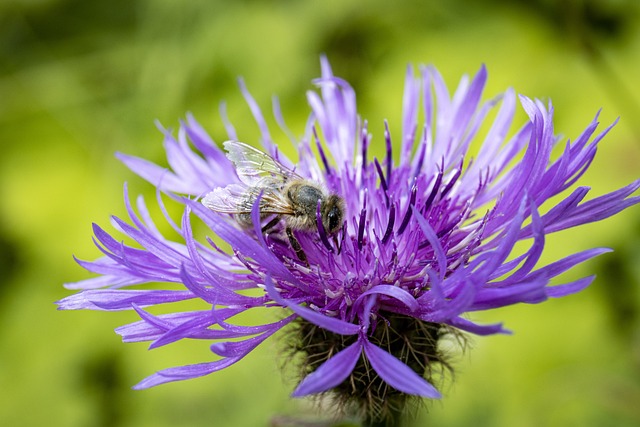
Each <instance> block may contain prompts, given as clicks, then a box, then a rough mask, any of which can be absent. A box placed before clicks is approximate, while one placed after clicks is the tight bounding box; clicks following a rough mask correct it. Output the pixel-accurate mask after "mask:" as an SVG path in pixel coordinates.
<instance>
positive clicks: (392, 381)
mask: <svg viewBox="0 0 640 427" xmlns="http://www.w3.org/2000/svg"><path fill="white" fill-rule="evenodd" d="M363 344H364V352H365V354H366V355H367V359H368V360H369V362H370V363H371V367H372V368H373V369H374V370H375V371H376V372H377V373H378V375H380V378H382V380H383V381H384V382H386V383H387V384H389V385H390V386H391V387H393V388H395V389H396V390H399V391H401V392H403V393H407V394H415V395H418V396H423V397H428V398H431V399H439V398H441V397H442V395H441V394H440V392H439V391H438V390H436V388H435V387H434V386H432V385H431V384H429V383H428V382H427V381H426V380H425V379H424V378H422V377H421V376H420V375H418V374H416V373H415V372H414V371H413V370H412V369H411V368H409V367H408V366H407V365H405V364H404V363H402V362H401V361H400V360H399V359H398V358H396V357H395V356H392V355H391V354H389V353H387V352H386V351H384V350H382V349H381V348H380V347H377V346H375V345H373V344H371V343H370V342H368V341H366V340H364V341H363Z"/></svg>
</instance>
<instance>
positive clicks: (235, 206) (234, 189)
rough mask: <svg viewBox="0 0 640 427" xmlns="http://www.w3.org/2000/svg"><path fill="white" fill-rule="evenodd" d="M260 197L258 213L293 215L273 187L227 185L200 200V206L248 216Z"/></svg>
mask: <svg viewBox="0 0 640 427" xmlns="http://www.w3.org/2000/svg"><path fill="white" fill-rule="evenodd" d="M258 196H260V213H262V214H275V215H293V213H294V211H293V209H292V207H291V205H290V204H289V203H288V202H287V201H286V200H285V199H284V197H282V195H281V194H280V192H279V191H277V190H276V189H275V188H273V187H268V186H263V187H247V186H245V185H242V184H229V185H227V186H226V187H220V188H216V189H214V190H213V191H211V192H210V193H209V194H207V195H206V196H205V197H204V199H202V204H203V205H204V206H205V207H207V208H209V209H211V210H212V211H215V212H222V213H229V214H250V213H251V209H252V208H253V204H254V203H255V201H256V199H257V198H258Z"/></svg>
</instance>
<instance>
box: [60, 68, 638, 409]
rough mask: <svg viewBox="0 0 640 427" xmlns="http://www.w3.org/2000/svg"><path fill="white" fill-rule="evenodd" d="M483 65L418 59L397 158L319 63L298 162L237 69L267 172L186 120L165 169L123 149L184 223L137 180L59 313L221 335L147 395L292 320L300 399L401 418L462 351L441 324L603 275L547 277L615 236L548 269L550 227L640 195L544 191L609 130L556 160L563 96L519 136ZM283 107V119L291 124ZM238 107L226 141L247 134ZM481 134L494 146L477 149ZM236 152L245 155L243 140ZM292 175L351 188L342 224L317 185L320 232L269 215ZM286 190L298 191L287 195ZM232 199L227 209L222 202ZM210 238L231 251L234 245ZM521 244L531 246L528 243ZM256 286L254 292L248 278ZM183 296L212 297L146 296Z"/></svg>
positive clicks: (229, 358) (156, 333) (147, 333)
mask: <svg viewBox="0 0 640 427" xmlns="http://www.w3.org/2000/svg"><path fill="white" fill-rule="evenodd" d="M486 79H487V72H486V70H485V68H484V67H482V68H481V69H480V70H479V71H478V73H477V74H476V75H475V77H474V78H473V79H472V80H470V81H469V79H468V78H467V77H464V78H463V79H462V81H461V83H460V85H459V87H458V89H457V90H456V92H455V94H454V95H453V96H450V95H449V93H448V91H447V88H446V86H445V84H444V82H443V79H442V77H441V76H440V74H439V73H438V72H437V70H436V69H435V68H433V67H421V68H420V70H419V74H418V75H415V74H414V71H413V69H412V68H411V67H409V68H408V71H407V75H406V86H405V91H404V99H403V121H402V134H401V135H400V136H397V137H393V139H392V135H391V133H390V131H389V128H388V126H387V123H385V124H384V126H385V127H384V129H385V131H384V136H383V138H381V140H379V143H380V144H384V147H386V155H385V157H384V158H383V159H377V158H371V156H370V155H369V151H370V147H371V144H372V143H373V138H372V136H371V134H370V133H369V129H368V124H367V122H366V121H364V122H363V121H361V120H360V118H359V116H358V114H357V109H356V96H355V93H354V91H353V89H352V88H351V87H350V86H349V85H348V83H347V82H345V81H344V80H342V79H340V78H338V77H336V76H334V75H333V73H332V71H331V68H330V66H329V63H328V62H327V60H326V59H324V58H323V59H322V77H321V78H320V79H317V80H315V81H314V83H315V84H316V85H317V86H318V87H319V88H320V94H318V93H316V92H310V93H309V94H308V101H309V105H310V107H311V116H310V119H309V122H308V126H307V129H306V132H305V134H304V136H303V137H302V138H301V139H300V140H298V141H294V143H295V144H296V148H297V151H298V159H297V161H296V162H295V163H294V161H293V160H290V159H287V158H286V157H285V156H284V155H283V154H282V152H280V151H279V149H278V147H277V145H276V143H275V142H274V139H272V137H271V133H270V131H269V129H268V128H267V125H266V121H265V119H264V117H263V115H262V112H261V111H260V109H259V108H258V106H257V104H256V102H255V101H254V100H253V98H252V97H251V96H250V95H249V93H248V91H247V90H246V88H245V87H244V84H242V83H241V89H242V91H243V93H244V96H245V98H246V100H247V102H248V104H249V106H250V108H251V111H252V113H253V116H254V117H255V119H256V121H257V123H258V125H259V127H260V130H261V140H260V143H261V144H262V149H263V151H264V154H260V155H261V156H264V158H265V159H272V160H270V161H271V162H272V163H269V164H270V166H272V167H271V168H268V167H265V166H264V165H263V164H258V163H259V162H254V163H251V160H252V159H251V158H249V159H247V158H245V159H244V160H242V159H240V160H239V158H238V154H237V153H236V154H234V153H233V152H230V153H228V157H227V156H226V155H225V152H224V151H223V150H222V149H221V148H219V147H218V146H217V145H216V144H215V143H214V142H213V141H212V140H211V139H210V137H209V136H207V134H206V133H205V131H204V130H203V129H202V128H201V127H200V125H198V123H196V121H195V120H194V119H193V117H191V116H188V118H187V121H186V122H185V123H182V124H181V126H180V130H179V133H178V137H177V139H176V138H174V136H172V134H171V133H170V132H168V131H165V141H164V142H165V148H166V151H167V159H168V163H169V165H170V168H171V169H170V170H166V169H164V168H162V167H160V166H157V165H155V164H152V163H150V162H148V161H146V160H142V159H139V158H135V157H131V156H127V155H119V158H120V159H121V160H122V161H123V162H124V163H125V164H126V165H127V166H128V167H129V168H131V169H132V170H133V171H134V172H136V173H137V174H139V175H140V176H141V177H143V178H145V179H146V180H148V181H149V182H150V183H152V184H153V185H155V186H156V187H157V188H158V190H159V192H158V194H160V192H164V193H166V194H168V195H169V196H170V197H171V198H172V199H173V200H174V201H176V202H177V203H180V204H182V205H183V209H184V210H183V212H184V214H183V216H182V219H181V222H180V223H179V224H176V223H174V222H173V221H172V219H171V218H170V217H169V215H168V214H167V212H166V210H165V209H164V205H163V201H162V198H161V197H158V202H159V203H160V206H161V207H162V209H163V212H165V217H166V219H167V221H169V223H170V224H171V225H172V226H173V228H174V229H175V231H176V232H177V233H178V234H179V236H180V241H179V242H176V241H172V240H169V239H167V238H166V237H164V236H163V235H162V234H161V233H160V232H159V231H158V228H157V227H156V225H155V224H154V222H153V221H152V219H151V216H150V215H149V212H148V210H147V207H146V205H145V202H144V201H143V199H142V198H141V197H140V198H138V199H137V212H136V210H135V209H134V207H133V206H132V205H131V204H130V202H129V196H128V194H127V192H126V187H125V203H126V208H127V212H128V213H129V220H128V221H126V220H123V219H120V218H117V217H114V218H113V223H114V225H115V227H116V228H117V229H118V230H119V231H120V232H121V233H123V234H124V235H126V236H128V237H129V238H131V239H132V240H133V241H135V242H137V245H136V246H129V245H127V244H125V243H122V242H120V241H119V240H117V239H116V238H114V237H112V236H111V235H110V234H109V233H107V232H106V231H105V230H103V229H102V228H101V227H99V226H98V225H94V233H95V242H96V244H97V246H98V247H99V248H100V250H101V251H102V252H103V253H104V254H105V256H104V257H103V258H100V259H98V260H96V261H89V262H88V261H78V262H79V264H80V265H81V266H83V267H84V268H86V269H87V270H89V271H91V272H94V273H97V274H98V275H99V276H98V277H95V278H92V279H88V280H84V281H81V282H78V283H72V284H67V285H66V286H67V287H68V288H69V289H80V290H82V291H81V292H79V293H77V294H75V295H72V296H69V297H67V298H64V299H62V300H61V301H59V302H58V306H59V308H60V309H92V310H106V311H112V310H134V311H135V312H136V313H137V314H138V315H139V316H140V318H141V320H140V321H137V322H135V323H132V324H129V325H125V326H122V327H120V328H118V329H116V332H117V333H118V334H120V335H121V336H122V337H123V340H124V341H125V342H139V341H149V342H151V345H150V348H156V347H160V346H163V345H167V344H170V343H173V342H176V341H179V340H181V339H184V338H191V339H201V340H207V341H214V343H213V344H211V351H212V352H213V353H215V355H217V356H219V358H218V359H217V360H214V361H206V362H204V363H200V364H196V365H189V366H182V367H174V368H169V369H165V370H163V371H160V372H157V373H155V374H153V375H151V376H150V377H148V378H146V379H144V380H143V381H141V382H140V383H139V384H137V385H136V386H135V388H136V389H143V388H147V387H152V386H156V385H159V384H163V383H168V382H171V381H179V380H185V379H190V378H195V377H200V376H203V375H207V374H210V373H213V372H215V371H219V370H221V369H224V368H226V367H228V366H230V365H233V364H234V363H236V362H238V361H240V360H241V359H242V358H243V357H244V356H246V355H247V354H248V353H250V352H251V351H252V350H253V349H254V348H256V347H257V346H258V345H260V344H261V343H262V342H263V341H265V340H266V339H267V338H269V337H270V336H271V335H273V334H274V333H276V332H278V331H280V330H281V329H287V330H288V333H286V335H285V342H286V345H287V346H288V352H289V354H291V355H293V357H294V360H296V361H298V365H299V370H300V374H301V380H300V382H299V384H298V385H297V387H296V388H295V391H294V392H293V396H295V397H301V396H307V395H312V394H318V393H325V394H330V395H331V396H333V397H334V398H335V402H336V403H337V404H340V405H342V406H343V407H344V408H345V410H347V411H356V412H358V413H359V414H360V415H361V416H362V417H364V418H365V419H368V420H378V419H384V418H385V417H392V418H393V417H394V416H395V415H394V414H398V413H402V411H403V410H404V407H405V404H406V403H407V401H408V400H409V399H410V398H411V396H418V397H426V398H431V399H435V398H439V397H441V394H440V392H439V391H438V390H437V389H436V387H435V386H434V385H433V384H432V383H433V382H434V379H433V376H434V375H435V374H436V373H437V372H439V371H440V370H441V368H442V367H445V368H446V367H448V365H449V364H448V362H447V358H446V355H445V354H443V351H442V348H441V347H442V346H441V345H439V344H441V342H442V340H443V339H444V338H445V337H447V336H453V337H457V336H459V335H460V334H461V332H467V333H471V334H475V335H490V334H498V333H508V330H507V329H505V328H504V327H503V326H502V324H488V325H487V324H477V323H474V322H473V321H471V320H469V319H468V316H467V313H472V312H474V311H480V310H489V309H493V308H498V307H503V306H507V305H511V304H517V303H540V302H542V301H545V300H546V299H548V298H550V297H551V298H556V297H562V296H565V295H569V294H572V293H575V292H578V291H580V290H582V289H584V288H585V287H586V286H588V285H589V284H590V283H591V282H592V280H593V276H591V277H585V278H581V279H578V280H575V281H572V282H569V283H561V284H557V283H556V284H553V285H552V284H551V280H552V279H553V278H555V277H556V276H558V275H559V274H561V273H562V272H564V271H566V270H568V269H570V268H572V267H573V266H575V265H577V264H579V263H582V262H584V261H586V260H588V259H590V258H593V257H595V256H597V255H600V254H602V253H604V252H607V251H608V249H604V248H596V249H588V250H585V251H583V252H580V253H576V254H573V255H570V256H567V257H565V258H563V259H561V260H559V261H556V262H553V263H551V264H549V265H544V266H537V264H538V261H539V259H540V256H541V254H542V251H543V249H544V247H545V236H546V235H547V234H549V233H553V232H556V231H560V230H564V229H567V228H571V227H575V226H578V225H582V224H586V223H589V222H593V221H599V220H601V219H604V218H607V217H609V216H611V215H614V214H616V213H618V212H620V211H621V210H623V209H625V208H627V207H629V206H631V205H633V204H636V203H638V201H640V197H638V196H635V197H632V196H631V195H632V194H633V193H634V192H635V191H636V190H637V189H638V187H640V180H638V181H635V182H633V183H632V184H630V185H628V186H626V187H624V188H621V189H619V190H617V191H614V192H612V193H609V194H606V195H604V196H600V197H596V198H594V199H591V200H589V201H583V200H584V199H585V197H586V196H587V193H588V192H589V188H588V187H577V188H575V189H573V190H572V191H570V192H569V193H568V194H565V195H564V196H563V197H562V198H561V200H560V201H559V202H554V204H553V205H550V204H549V203H546V202H547V201H548V200H549V199H550V198H552V197H554V196H556V195H558V194H560V193H563V192H566V191H567V190H569V188H570V187H572V186H573V184H574V183H576V181H578V179H579V178H580V177H581V176H582V174H583V173H584V172H585V170H586V169H587V168H588V166H589V165H590V163H591V161H592V160H593V158H594V156H595V153H596V147H597V144H598V143H599V142H600V140H601V139H602V138H603V137H604V136H605V135H606V134H607V132H608V131H609V130H610V128H611V126H613V125H611V126H609V127H607V128H606V129H604V131H602V132H601V133H599V134H597V135H596V133H595V132H596V128H597V126H598V122H597V116H596V118H595V119H594V120H593V121H592V122H591V123H589V125H588V126H587V128H586V129H585V130H584V132H583V133H582V134H581V135H579V136H578V137H577V138H576V139H575V140H574V141H567V142H565V143H564V149H563V150H562V153H561V154H560V155H559V157H557V158H555V159H554V158H553V157H552V151H553V149H554V147H556V146H557V145H558V144H560V143H561V139H560V138H558V137H556V136H555V135H554V129H553V121H552V120H553V108H552V106H551V104H550V103H549V105H548V106H547V107H545V105H544V104H543V103H542V102H540V101H537V100H532V99H529V98H526V97H524V96H520V97H519V102H520V105H521V106H522V108H523V109H524V111H525V112H526V114H527V115H528V118H529V120H528V121H526V123H524V125H523V126H522V127H521V128H520V129H519V130H517V131H516V132H511V133H512V134H513V135H512V136H510V137H507V135H509V134H510V129H511V122H512V119H513V116H514V112H515V110H516V108H517V99H516V95H515V93H514V91H513V90H511V89H509V90H507V91H506V92H504V93H503V94H502V95H500V96H499V97H497V98H495V99H493V100H490V101H488V102H485V103H483V104H481V95H482V91H483V88H484V85H485V82H486ZM274 105H276V108H275V116H276V120H277V121H278V123H279V124H280V125H281V126H282V127H283V129H285V130H286V128H285V126H284V121H283V120H282V117H281V115H280V113H279V109H278V108H277V104H274ZM494 108H496V109H497V114H496V115H495V118H494V119H493V122H492V123H491V126H490V129H489V131H488V132H487V133H486V136H484V138H483V140H482V141H479V139H480V136H479V128H480V127H481V126H483V125H484V124H485V123H484V122H485V121H486V120H487V116H488V114H489V112H490V111H491V110H492V109H494ZM420 110H421V112H420ZM224 121H225V125H226V128H227V132H228V135H229V139H230V140H231V141H238V140H239V137H238V136H237V135H236V131H235V129H234V128H233V126H232V125H231V124H230V123H229V122H228V120H227V119H226V118H224ZM189 142H190V143H189ZM472 143H473V144H475V146H479V148H477V150H476V151H477V152H476V153H475V155H472V154H471V149H470V147H471V145H472ZM226 146H227V147H228V148H230V150H233V149H234V147H236V148H237V147H239V146H241V144H239V143H234V142H232V143H230V144H229V143H228V144H226ZM396 147H399V153H395V152H394V150H396V149H398V148H396ZM230 159H231V160H233V161H231V160H230ZM243 162H244V163H243ZM243 168H244V169H243ZM276 169H278V170H276ZM283 171H284V172H283ZM252 174H255V175H256V177H255V178H259V179H256V180H254V181H252V182H253V183H254V184H255V185H253V186H252V185H250V184H251V183H248V177H249V178H250V176H251V175H252ZM281 175H283V176H289V177H293V176H295V177H296V178H295V179H304V180H307V182H308V183H313V185H317V186H318V187H320V188H321V189H322V190H321V191H322V192H323V194H333V195H336V196H337V197H338V198H339V199H340V200H342V201H343V203H344V206H343V207H342V208H343V218H341V219H342V220H343V221H344V222H343V224H342V227H337V228H338V230H337V231H335V232H331V230H327V226H326V224H325V223H324V222H323V219H325V218H324V217H323V215H324V214H323V211H322V206H321V205H322V203H321V198H320V197H317V199H319V200H318V204H317V209H316V210H315V211H313V212H311V213H309V212H307V214H308V216H309V218H307V220H308V221H307V222H309V221H310V224H308V226H307V227H291V226H290V223H289V220H288V218H290V217H295V216H296V215H298V216H299V215H301V214H300V213H293V212H291V215H268V214H267V212H266V211H265V206H266V199H267V198H269V197H272V198H273V197H276V196H278V194H277V193H278V191H282V190H283V186H284V185H286V183H285V181H284V180H278V179H276V178H278V177H279V176H281ZM290 179H291V180H293V179H294V178H290ZM260 183H262V184H260ZM247 192H251V194H252V196H251V197H248V198H246V199H244V202H242V203H239V205H243V207H242V209H240V208H238V209H237V210H238V212H235V214H234V206H236V205H234V203H236V202H234V201H237V200H240V198H241V197H243V195H247V194H248V193H247ZM281 196H282V200H284V201H285V202H287V203H291V199H290V198H288V195H281ZM225 197H227V199H226V200H228V201H229V206H230V207H229V210H228V211H226V212H227V213H225V212H220V211H221V210H223V209H215V207H216V206H219V204H220V203H222V202H223V201H224V200H225V199H224V198H225ZM202 200H204V204H203V203H202V202H201V201H202ZM212 200H213V202H212ZM216 203H218V205H216ZM205 205H207V206H209V207H212V206H213V207H214V210H212V209H209V208H208V207H207V206H205ZM240 210H241V211H242V213H239V211H240ZM270 212H271V213H272V214H273V213H276V214H277V213H278V212H279V211H278V212H276V211H270ZM241 215H243V216H244V220H243V221H239V219H240V216H241ZM194 220H196V221H199V222H202V223H204V224H205V225H206V227H208V230H210V233H209V236H207V237H206V239H201V238H196V237H194V232H193V226H192V222H193V221H194ZM267 221H269V224H266V222H267ZM240 223H243V224H244V225H249V227H246V226H245V227H242V226H241V224H240ZM288 234H291V235H292V236H288ZM214 238H218V239H220V240H222V241H224V242H226V243H227V244H228V246H229V247H230V248H231V249H230V250H223V249H221V248H220V247H219V245H218V244H216V243H215V241H214ZM523 240H525V241H530V242H531V243H530V245H528V246H527V248H526V249H524V250H522V251H520V252H518V251H516V250H514V246H515V244H516V243H517V242H519V241H523ZM156 282H162V283H167V282H169V283H175V284H177V285H178V289H176V288H171V289H166V290H161V289H157V288H155V289H144V288H139V287H137V285H144V284H149V283H156ZM133 286H136V289H129V288H131V287H133ZM249 289H255V290H257V291H258V293H257V294H256V293H255V292H254V293H252V294H247V293H246V292H240V291H245V290H249ZM184 300H201V301H202V302H204V303H205V304H206V305H207V306H206V307H207V308H206V309H204V310H200V311H188V312H168V313H166V314H160V315H154V314H151V313H150V312H149V311H147V309H146V307H149V306H155V305H159V304H166V303H172V302H178V301H184ZM263 307H268V308H272V309H273V310H274V311H277V312H278V313H284V314H281V315H280V317H275V318H272V319H269V320H267V319H265V323H264V324H259V325H254V326H240V325H237V324H234V323H233V317H234V316H236V315H239V314H241V313H243V312H245V311H249V310H251V309H254V308H263ZM276 319H279V320H276Z"/></svg>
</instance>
